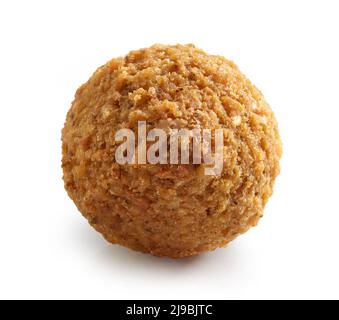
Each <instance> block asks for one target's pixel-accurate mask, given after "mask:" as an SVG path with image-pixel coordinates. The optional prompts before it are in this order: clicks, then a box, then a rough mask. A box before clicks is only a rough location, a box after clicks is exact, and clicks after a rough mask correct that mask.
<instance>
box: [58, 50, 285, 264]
mask: <svg viewBox="0 0 339 320" xmlns="http://www.w3.org/2000/svg"><path fill="white" fill-rule="evenodd" d="M138 121H146V122H147V129H151V128H163V129H165V130H168V129H171V128H177V129H181V128H188V129H191V128H197V127H199V128H209V129H211V128H212V129H222V130H223V136H224V147H223V158H224V159H223V170H222V173H221V175H219V176H213V175H205V173H204V167H205V165H204V164H201V165H195V164H177V165H171V164H157V165H152V164H147V163H146V164H130V165H121V164H118V163H117V162H116V161H115V160H114V155H115V151H116V148H117V146H118V144H117V143H116V142H115V139H114V136H115V133H116V132H117V130H119V129H121V128H129V129H131V130H133V131H134V132H137V126H138ZM62 153H63V158H62V168H63V173H64V177H63V179H64V183H65V188H66V190H67V192H68V194H69V196H70V197H71V199H72V200H73V201H74V202H75V204H76V206H77V207H78V209H79V211H80V212H81V213H82V214H83V216H84V217H85V218H86V219H87V220H88V221H89V223H90V224H91V225H92V226H93V227H94V228H95V229H96V230H97V231H98V232H100V233H101V234H102V235H103V236H104V237H105V238H106V239H107V240H108V241H109V242H111V243H115V244H120V245H123V246H125V247H128V248H131V249H133V250H137V251H142V252H147V253H151V254H153V255H156V256H169V257H173V258H180V257H185V256H192V255H196V254H198V253H201V252H204V251H208V250H214V249H216V248H218V247H223V246H225V245H226V244H227V243H229V242H230V241H231V240H233V239H234V238H236V237H237V236H238V235H240V234H242V233H244V232H246V231H247V230H248V229H249V228H250V227H252V226H255V225H256V224H257V222H258V220H259V219H260V217H262V215H263V209H264V207H265V204H266V203H267V200H268V198H269V197H270V196H271V194H272V188H273V185H274V180H275V178H276V176H277V175H278V173H279V159H280V157H281V141H280V137H279V132H278V128H277V122H276V120H275V117H274V115H273V113H272V111H271V109H270V107H269V105H268V104H267V102H266V101H265V99H264V97H263V95H262V94H261V92H260V91H259V90H258V89H257V88H256V87H255V86H253V85H252V84H251V82H250V81H249V80H248V79H247V78H246V77H245V76H244V75H243V74H242V73H241V72H240V71H239V69H238V67H237V66H236V65H235V64H234V63H233V62H231V61H229V60H226V59H225V58H223V57H221V56H215V55H209V54H206V53H205V52H204V51H202V50H199V49H197V48H196V47H195V46H193V45H175V46H167V45H154V46H152V47H150V48H146V49H141V50H137V51H132V52H130V53H129V54H128V55H127V56H125V57H120V58H116V59H113V60H111V61H109V62H108V63H106V64H105V65H103V66H102V67H100V68H99V69H98V70H97V71H96V72H95V73H94V74H93V75H92V76H91V78H90V79H89V80H88V81H87V82H86V83H85V84H83V85H82V86H81V87H80V88H79V89H78V90H77V92H76V95H75V99H74V101H73V103H72V106H71V109H70V111H69V112H68V114H67V119H66V123H65V126H64V129H63V131H62Z"/></svg>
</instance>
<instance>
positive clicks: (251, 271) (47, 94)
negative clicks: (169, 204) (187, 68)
mask: <svg viewBox="0 0 339 320" xmlns="http://www.w3.org/2000/svg"><path fill="white" fill-rule="evenodd" d="M338 15H339V6H338V1H325V0H322V1H231V2H229V1H212V0H208V1H183V0H180V1H176V0H171V1H140V0H139V1H132V0H129V1H97V0H96V1H91V2H89V1H54V2H52V1H6V2H5V1H1V4H0V58H1V59H0V99H1V100H0V108H1V109H0V110H1V114H0V115H1V118H0V119H1V125H0V138H1V149H0V150H1V151H0V152H1V157H0V173H1V175H0V298H3V299H9V298H32V299H38V298H42V299H50V298H57V299H58V298H65V299H68V298H75V299H78V298H89V299H91V298H93V299H99V298H100V299H101V298H103V299H128V298H129V299H141V298H144V299H155V298H159V299H172V298H176V299H184V298H186V299H196V298H199V299H200V298H201V299H237V298H245V299H248V298H258V299H263V298H268V299H276V298H283V299H285V298H291V299H296V298H337V299H338V298H339V289H338V288H339V272H338V270H339V250H338V245H339V204H338V198H339V194H338V192H339V174H338V164H339V153H338V148H339V143H338V136H339V134H338V130H339V129H338V128H339V119H338V116H339V87H338V85H339V62H338V61H339V60H338V57H339V45H338V43H339V41H338V33H339V19H338ZM156 42H158V43H165V44H175V43H194V44H196V45H197V46H198V47H200V48H202V49H204V50H205V51H207V52H209V53H213V54H220V55H224V56H226V57H227V58H229V59H232V60H234V61H235V62H236V63H237V64H238V65H239V66H240V68H241V70H242V71H243V72H244V73H245V74H246V75H247V76H248V77H249V78H250V79H251V80H252V81H253V83H254V84H255V85H257V86H258V87H259V88H260V89H261V90H262V91H263V93H264V94H265V96H266V98H267V100H268V101H269V103H270V104H271V106H272V108H273V110H274V112H275V114H276V117H277V119H278V121H279V125H280V131H281V136H282V140H283V143H284V155H283V159H282V162H281V164H282V171H281V175H280V176H279V178H278V180H277V184H276V188H275V193H274V195H273V197H272V198H271V200H270V202H269V204H268V206H267V208H266V211H265V216H264V218H263V219H262V220H261V222H260V224H259V226H258V227H257V228H254V229H252V230H251V231H249V232H248V233H247V234H246V235H243V236H241V237H240V238H238V239H237V240H236V241H234V242H233V243H232V244H231V245H229V246H228V247H227V248H226V249H219V250H217V251H215V252H212V253H207V254H203V255H201V256H198V257H195V258H189V259H184V260H171V259H166V258H155V257H152V256H149V255H143V254H140V253H135V252H132V251H130V250H127V249H124V248H121V247H118V246H112V245H109V244H107V243H106V242H105V241H104V240H103V239H102V238H101V236H100V235H99V234H97V233H96V232H95V231H93V230H92V229H91V228H90V227H89V226H88V224H87V222H86V221H85V220H84V219H83V218H82V216H81V215H80V214H79V213H78V212H77V210H76V208H75V206H74V205H73V203H72V202H71V200H70V199H68V197H67V195H66V192H65V191H64V189H63V183H62V180H61V176H62V171H61V167H60V166H61V141H60V139H61V134H60V131H61V128H62V126H63V122H64V120H65V116H66V112H67V111H68V108H69V106H70V103H71V101H72V99H73V95H74V92H75V90H76V89H77V87H78V86H79V85H80V84H81V83H83V82H84V81H86V80H87V79H88V77H89V76H90V75H91V74H92V72H93V71H94V70H95V69H96V68H97V67H98V66H100V65H102V64H104V63H105V62H106V61H107V60H109V59H111V58H113V57H116V56H120V55H124V54H126V53H127V52H128V51H130V50H132V49H138V48H140V47H146V46H149V45H151V44H153V43H156Z"/></svg>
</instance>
